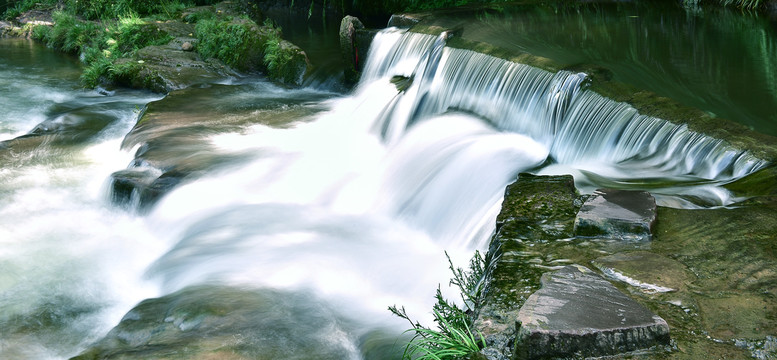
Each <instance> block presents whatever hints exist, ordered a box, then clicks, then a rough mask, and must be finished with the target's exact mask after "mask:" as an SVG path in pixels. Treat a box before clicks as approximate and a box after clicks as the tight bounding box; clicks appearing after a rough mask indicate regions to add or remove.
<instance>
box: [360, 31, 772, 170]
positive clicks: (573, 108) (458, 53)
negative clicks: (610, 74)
mask: <svg viewBox="0 0 777 360" xmlns="http://www.w3.org/2000/svg"><path fill="white" fill-rule="evenodd" d="M444 36H445V34H443V35H441V36H440V37H438V38H435V37H433V36H430V35H425V34H415V33H411V32H405V33H403V34H401V35H400V34H399V30H396V29H390V30H386V31H384V33H382V35H381V36H379V37H377V38H376V45H375V49H376V51H375V52H374V53H373V52H371V53H370V59H369V62H370V63H369V66H368V67H367V70H365V75H364V76H365V80H364V82H363V84H364V83H369V82H374V81H376V79H378V78H380V77H384V78H387V77H391V76H404V77H410V78H412V79H413V80H412V82H413V83H412V85H411V87H410V88H409V89H407V90H406V91H404V93H402V94H400V95H399V97H398V98H397V99H394V100H393V102H392V103H391V105H390V107H389V108H388V109H389V110H388V111H387V114H384V116H383V117H381V118H379V119H377V120H378V121H379V122H380V123H379V125H377V126H376V127H377V128H380V129H383V131H381V135H382V136H383V137H384V138H385V139H386V141H387V142H388V143H393V142H396V141H397V139H398V138H400V137H401V136H402V135H401V133H402V132H403V131H406V130H407V129H408V128H409V127H412V126H413V124H414V123H415V122H418V121H422V120H423V119H427V118H432V117H435V116H439V115H441V114H445V113H447V112H465V113H468V114H471V115H474V116H476V117H480V118H482V119H483V120H485V121H486V122H488V123H489V124H491V126H493V127H494V128H495V129H496V130H497V131H500V132H511V133H518V134H522V135H526V136H529V137H531V138H532V139H534V140H535V141H538V142H539V143H541V144H544V145H545V146H548V147H549V148H551V151H550V156H551V158H552V160H553V161H554V162H557V163H559V164H566V165H571V166H573V167H577V168H580V169H586V168H587V167H588V165H590V164H596V166H595V167H596V168H597V169H601V167H602V166H606V167H611V168H613V169H615V170H616V171H615V172H613V174H615V173H617V174H618V175H617V176H619V177H624V178H639V177H645V176H648V177H665V178H675V179H680V178H695V179H699V180H709V181H727V180H730V179H734V178H738V177H741V176H744V175H746V174H748V173H750V172H752V171H755V170H757V169H759V168H761V167H763V166H765V165H766V162H765V161H763V160H761V159H758V158H756V157H755V156H753V155H752V154H750V153H749V152H747V151H742V150H739V149H735V148H733V147H732V146H730V145H729V144H727V143H725V142H724V141H721V140H718V139H714V138H711V137H708V136H706V135H703V134H700V133H696V132H693V131H691V130H689V129H688V128H687V126H685V125H677V124H673V123H671V122H669V121H666V120H663V119H659V118H655V117H650V116H646V115H642V114H639V112H638V111H637V110H636V109H635V108H633V107H632V106H631V105H629V104H627V103H621V102H616V101H613V100H610V99H607V98H605V97H603V96H600V95H598V94H596V93H595V92H593V91H591V90H588V89H586V88H585V87H584V86H583V84H584V80H585V77H586V75H585V74H583V73H572V72H568V71H559V72H557V73H551V72H548V71H545V70H541V69H538V68H534V67H531V66H528V65H524V64H518V63H514V62H511V61H507V60H503V59H499V58H496V57H493V56H490V55H485V54H481V53H476V52H473V51H470V50H463V49H457V48H450V47H444V48H442V50H440V46H441V39H443V38H444ZM443 40H444V39H443ZM386 49H393V51H394V53H395V54H397V55H399V54H403V55H404V54H406V57H405V58H404V59H397V58H396V57H392V56H386V57H379V56H383V55H382V54H384V53H385V52H386V51H387V50H386ZM424 51H425V52H426V54H427V55H426V56H424V55H423V54H422V53H423V52H424ZM432 54H437V55H435V56H433V55H432ZM379 59H383V61H382V62H379V61H378V60H379ZM411 60H413V61H416V64H415V66H412V65H409V64H408V63H407V61H411ZM400 64H401V65H400ZM411 68H412V69H414V70H413V72H412V73H408V71H409V69H411ZM387 129H389V130H387Z"/></svg>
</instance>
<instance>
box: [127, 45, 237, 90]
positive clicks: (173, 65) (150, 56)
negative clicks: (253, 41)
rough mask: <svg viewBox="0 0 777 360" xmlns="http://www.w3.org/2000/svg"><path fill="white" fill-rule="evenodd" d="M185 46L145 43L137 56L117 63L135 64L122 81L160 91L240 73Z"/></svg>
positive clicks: (212, 80)
mask: <svg viewBox="0 0 777 360" xmlns="http://www.w3.org/2000/svg"><path fill="white" fill-rule="evenodd" d="M181 49H182V47H179V48H177V49H173V48H171V47H169V46H146V47H144V48H142V49H140V50H138V52H137V54H136V58H134V59H119V60H117V61H116V66H132V68H133V71H128V72H127V73H126V74H125V75H124V76H123V77H120V78H118V79H117V82H118V83H119V84H121V85H125V86H129V87H133V88H140V89H148V90H151V91H155V92H158V93H168V92H170V91H173V90H178V89H184V88H188V87H190V86H193V85H199V84H213V83H218V82H222V81H224V80H225V79H228V78H232V77H235V76H237V73H235V72H234V71H232V70H231V69H230V68H228V67H227V66H225V65H224V64H223V63H221V62H220V61H218V60H215V59H208V60H202V59H201V58H200V57H199V56H198V55H197V53H196V52H193V51H183V50H181Z"/></svg>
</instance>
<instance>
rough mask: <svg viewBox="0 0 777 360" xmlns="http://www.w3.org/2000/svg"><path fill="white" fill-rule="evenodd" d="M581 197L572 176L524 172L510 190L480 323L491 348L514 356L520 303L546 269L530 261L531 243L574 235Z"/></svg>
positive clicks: (499, 221) (500, 218)
mask: <svg viewBox="0 0 777 360" xmlns="http://www.w3.org/2000/svg"><path fill="white" fill-rule="evenodd" d="M581 205H582V199H581V198H580V196H579V194H578V192H577V189H576V188H575V183H574V179H573V178H572V176H571V175H560V176H537V175H532V174H526V173H524V174H520V175H519V176H518V179H517V180H516V181H515V182H513V183H512V184H510V185H508V186H507V188H506V190H505V197H504V201H503V202H502V210H501V212H500V213H499V215H498V216H497V219H496V222H497V231H496V235H495V236H494V238H493V239H492V240H491V245H490V247H489V250H488V251H489V253H490V255H491V257H492V258H493V259H496V260H495V261H496V263H495V264H492V265H491V266H493V267H492V268H491V271H490V272H489V274H488V277H487V279H486V285H485V287H484V291H483V297H482V300H481V303H482V304H483V306H482V307H481V308H479V309H477V314H476V316H475V327H476V328H477V329H478V331H481V332H482V333H483V335H484V336H485V337H486V341H487V343H488V345H489V348H490V350H488V351H496V352H497V353H500V354H502V355H504V356H508V357H509V356H511V354H512V351H513V350H512V349H513V341H514V340H515V336H516V334H515V331H516V328H515V318H516V316H517V313H518V309H519V308H520V306H521V305H522V304H523V303H524V302H525V301H526V299H527V298H528V297H529V295H531V294H532V293H533V292H535V291H536V290H537V289H539V287H540V277H541V276H542V274H543V273H544V272H545V271H544V269H543V268H541V267H537V266H534V264H533V263H532V262H531V261H528V260H529V258H530V257H531V256H532V255H531V253H532V250H531V243H533V242H543V241H553V240H555V239H563V238H570V237H572V236H573V229H574V222H575V215H576V214H577V212H578V210H579V209H580V206H581Z"/></svg>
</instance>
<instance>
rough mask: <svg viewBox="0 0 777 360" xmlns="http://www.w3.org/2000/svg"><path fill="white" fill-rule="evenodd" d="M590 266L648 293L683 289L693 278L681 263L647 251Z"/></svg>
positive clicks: (611, 277)
mask: <svg viewBox="0 0 777 360" xmlns="http://www.w3.org/2000/svg"><path fill="white" fill-rule="evenodd" d="M592 263H593V265H594V266H595V267H596V268H597V269H599V271H601V272H602V273H603V274H604V275H605V276H606V277H608V278H610V279H612V280H616V281H621V282H624V283H626V284H628V285H631V286H633V287H636V288H637V289H638V290H639V291H641V292H644V293H648V294H650V293H660V292H674V291H680V290H684V289H685V288H686V287H687V286H688V285H687V284H688V283H689V282H690V281H691V280H693V279H694V276H693V274H691V273H690V272H689V271H688V270H687V269H686V267H685V266H684V265H683V264H681V263H680V262H678V261H676V260H672V259H670V258H667V257H664V256H661V255H658V254H655V253H651V252H648V251H633V252H627V253H617V254H614V255H609V256H604V257H601V258H598V259H596V260H594V261H592Z"/></svg>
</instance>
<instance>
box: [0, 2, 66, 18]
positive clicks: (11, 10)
mask: <svg viewBox="0 0 777 360" xmlns="http://www.w3.org/2000/svg"><path fill="white" fill-rule="evenodd" d="M0 3H3V2H2V0H0ZM55 5H57V0H21V1H13V0H12V1H7V2H5V6H1V7H0V13H2V18H5V19H9V20H10V19H13V18H15V17H17V16H19V15H21V14H22V13H23V12H25V11H27V10H32V9H51V8H53V7H54V6H55Z"/></svg>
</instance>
